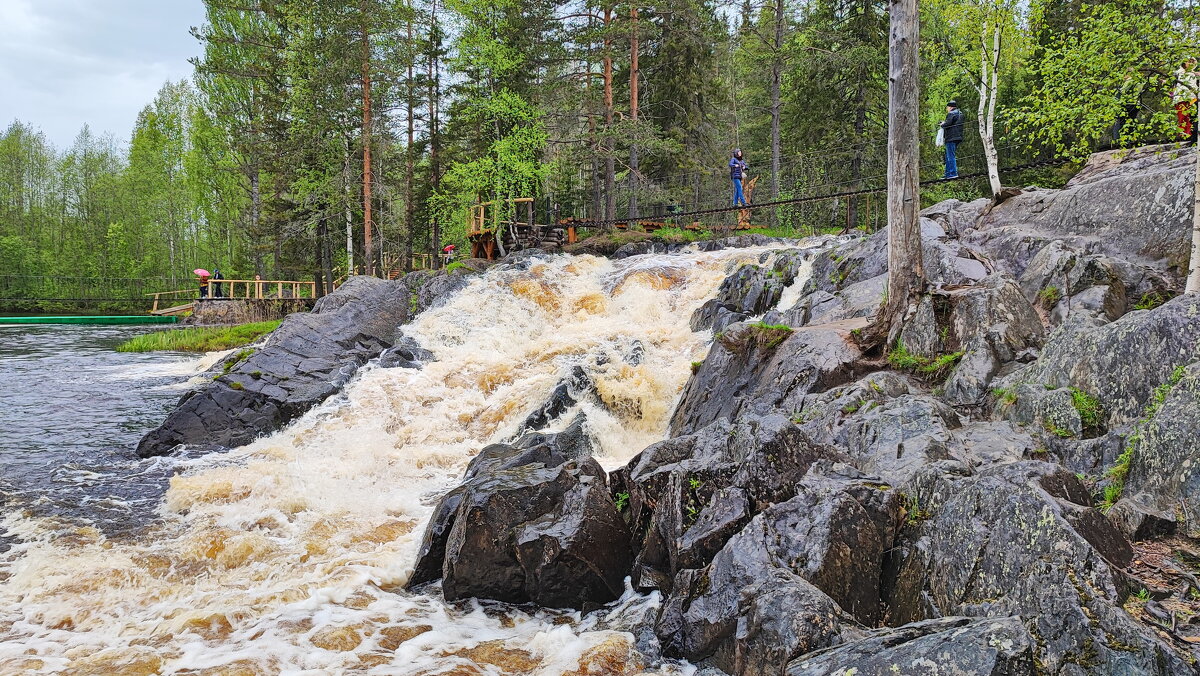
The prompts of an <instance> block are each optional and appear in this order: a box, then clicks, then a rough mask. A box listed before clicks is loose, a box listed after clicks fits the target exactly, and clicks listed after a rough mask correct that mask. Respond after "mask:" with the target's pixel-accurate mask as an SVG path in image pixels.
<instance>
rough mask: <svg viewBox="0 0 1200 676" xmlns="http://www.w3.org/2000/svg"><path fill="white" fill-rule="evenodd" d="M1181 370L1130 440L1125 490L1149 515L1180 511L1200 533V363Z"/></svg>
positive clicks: (1191, 529)
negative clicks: (1146, 508)
mask: <svg viewBox="0 0 1200 676" xmlns="http://www.w3.org/2000/svg"><path fill="white" fill-rule="evenodd" d="M1193 321H1196V320H1195V319H1193ZM1197 323H1200V322H1197ZM1178 373H1179V375H1180V376H1181V377H1179V378H1178V379H1177V378H1176V377H1175V374H1172V376H1170V377H1169V378H1168V380H1167V384H1166V387H1169V388H1170V389H1169V392H1168V393H1167V395H1166V397H1165V398H1163V400H1162V403H1161V405H1159V406H1158V407H1157V408H1156V409H1155V410H1154V414H1153V416H1152V417H1151V418H1150V419H1149V420H1148V421H1146V422H1145V423H1144V424H1143V425H1141V426H1140V427H1139V428H1138V429H1137V432H1136V435H1134V436H1131V437H1130V439H1129V441H1128V444H1129V448H1132V449H1133V454H1132V457H1131V458H1130V461H1129V475H1128V477H1127V479H1126V481H1125V491H1124V492H1125V495H1128V496H1136V498H1137V502H1139V503H1141V504H1143V505H1145V506H1147V507H1148V508H1149V510H1147V511H1148V512H1150V513H1153V512H1160V513H1165V514H1167V515H1175V514H1176V513H1178V514H1180V515H1181V516H1182V517H1183V519H1181V520H1184V521H1186V522H1187V528H1188V531H1189V532H1190V533H1200V455H1198V454H1197V453H1196V449H1197V444H1198V443H1200V442H1198V441H1197V440H1198V439H1200V363H1194V364H1192V365H1191V366H1189V367H1187V368H1186V369H1184V370H1182V371H1179V372H1178ZM1173 381H1174V382H1173ZM1151 528H1154V529H1157V528H1158V527H1157V526H1151Z"/></svg>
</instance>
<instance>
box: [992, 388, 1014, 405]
mask: <svg viewBox="0 0 1200 676" xmlns="http://www.w3.org/2000/svg"><path fill="white" fill-rule="evenodd" d="M992 396H994V397H996V399H997V400H998V401H1000V402H1003V403H1004V404H1013V403H1016V401H1017V391H1016V389H1014V388H1011V387H997V388H994V389H993V390H992Z"/></svg>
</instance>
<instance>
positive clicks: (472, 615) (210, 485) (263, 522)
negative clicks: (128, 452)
mask: <svg viewBox="0 0 1200 676" xmlns="http://www.w3.org/2000/svg"><path fill="white" fill-rule="evenodd" d="M764 255H766V254H765V252H763V251H756V250H740V251H727V252H717V253H707V254H693V255H686V256H642V257H635V258H632V259H627V260H625V261H608V260H605V259H599V258H590V257H575V258H570V257H556V258H553V259H547V260H546V261H541V262H537V263H535V264H534V265H532V266H531V267H529V268H528V269H526V270H513V269H498V268H497V269H492V270H491V271H489V272H488V273H487V274H485V275H482V276H479V277H477V278H475V279H474V280H473V281H472V282H471V284H470V286H469V287H468V288H467V289H466V290H465V291H463V292H462V293H460V294H458V295H456V296H455V297H454V298H452V299H451V300H450V301H449V302H448V303H446V304H445V305H443V306H441V307H438V308H436V309H432V310H429V311H427V312H425V313H424V314H422V315H421V316H420V317H419V318H418V319H417V320H416V321H415V322H414V323H413V324H412V325H411V326H408V327H406V328H405V333H406V334H407V335H409V336H412V337H414V338H416V339H417V340H418V341H419V342H420V343H421V345H422V346H423V347H425V348H426V349H429V350H431V351H432V352H433V353H434V355H435V356H436V358H437V361H435V362H433V363H430V364H427V365H426V366H425V367H424V369H422V370H419V371H414V370H406V369H381V368H377V367H374V366H370V367H367V368H366V369H364V370H363V371H362V372H361V373H360V374H359V376H357V377H356V379H355V380H354V381H353V382H352V383H351V385H350V386H349V387H348V388H347V390H346V392H345V393H344V395H342V396H339V397H337V398H335V399H333V400H331V401H329V402H326V404H324V405H322V406H321V407H319V408H318V409H317V410H314V411H313V412H311V413H309V414H308V415H306V416H304V417H303V418H302V419H301V420H300V421H298V422H297V423H295V424H294V425H292V426H291V427H289V428H288V429H286V430H284V431H282V432H280V433H278V434H275V435H273V436H271V437H268V438H265V439H262V440H259V441H257V442H255V443H253V444H251V445H249V446H246V447H244V448H241V449H238V450H235V451H232V452H230V453H226V454H220V455H210V456H206V457H204V458H201V459H199V460H196V461H192V462H190V463H188V466H189V469H188V470H187V471H186V472H185V473H183V474H181V475H177V476H175V477H174V478H173V479H172V480H171V487H170V489H169V491H168V492H167V495H166V497H165V499H164V501H163V504H162V505H161V508H160V509H161V513H162V516H163V518H162V520H161V522H159V523H158V524H156V525H155V526H154V527H153V528H152V529H151V530H150V531H149V532H146V533H144V534H142V535H140V536H138V537H137V538H132V539H129V540H122V541H111V540H108V539H106V538H105V537H104V536H103V535H102V534H100V533H99V532H97V531H95V530H92V529H78V528H77V529H75V530H74V532H72V533H70V534H69V536H64V535H63V533H62V530H61V528H60V527H58V526H57V525H52V524H48V523H46V522H43V521H39V520H38V519H35V518H31V517H29V516H27V515H20V514H14V515H11V516H9V517H8V519H7V520H6V521H5V526H6V528H7V529H8V530H9V531H10V533H11V534H14V535H17V536H20V537H22V538H24V539H25V540H26V542H25V543H24V544H22V545H19V546H17V547H15V548H14V549H13V551H12V552H10V553H9V555H8V557H7V560H6V561H5V562H4V565H3V568H2V569H0V672H3V673H59V672H62V673H72V674H155V673H172V674H185V673H186V674H257V673H277V672H280V671H288V672H289V673H313V674H317V673H344V672H364V673H365V672H370V673H381V674H383V673H387V674H517V673H521V674H526V673H527V674H538V675H544V676H551V675H554V676H557V675H559V674H636V673H642V672H643V669H645V668H646V665H644V664H643V661H642V658H641V656H639V655H638V654H637V653H636V651H635V650H634V647H633V639H632V636H631V635H629V634H626V633H622V632H615V631H606V630H598V629H595V628H593V624H587V623H582V618H581V617H580V615H579V614H578V613H573V612H553V611H539V612H531V611H527V610H523V609H518V608H512V607H508V606H496V605H488V604H479V603H462V604H446V603H445V602H444V601H442V600H441V598H440V597H438V596H433V595H420V594H410V593H407V592H405V591H403V590H402V589H401V587H402V585H403V584H404V582H405V581H406V580H407V578H408V575H409V574H410V572H411V570H412V566H413V562H414V558H415V551H416V547H417V545H418V544H419V540H420V537H421V533H422V530H423V528H424V524H425V522H426V521H427V519H428V516H429V513H430V510H431V508H432V505H433V504H434V502H436V500H437V498H438V497H439V496H440V495H441V494H442V493H443V492H444V491H445V490H447V489H449V488H451V487H452V486H454V485H455V484H456V482H457V481H458V479H459V477H460V476H461V473H462V470H463V468H464V467H465V466H466V463H467V462H469V461H470V459H471V458H472V457H473V456H474V455H475V454H476V453H477V452H478V451H479V450H480V449H481V448H482V447H483V446H484V445H486V444H488V443H493V442H496V441H503V440H507V439H509V438H511V437H512V436H513V435H515V434H516V433H517V432H518V431H519V430H518V426H519V424H520V423H521V421H522V420H523V419H524V418H525V416H526V415H528V413H529V412H530V411H532V410H534V409H535V408H537V407H538V406H539V405H540V404H541V403H542V402H543V401H544V400H545V398H546V397H547V395H548V394H549V392H550V391H551V390H552V389H553V388H554V386H555V385H556V384H557V383H558V382H559V381H560V379H562V378H563V377H566V376H567V375H568V374H570V373H571V371H572V369H574V368H575V367H577V366H583V367H584V368H585V369H586V370H587V371H588V373H589V374H590V375H591V377H592V379H593V380H594V382H595V384H596V391H597V393H598V395H599V399H600V402H598V403H597V402H584V403H581V404H580V405H579V406H578V408H579V411H580V412H582V413H584V414H585V415H586V417H587V425H588V430H589V432H590V434H592V436H593V437H594V439H595V440H596V442H597V445H598V448H599V449H600V450H599V457H598V459H599V460H600V462H601V464H603V465H605V466H606V467H607V468H613V467H616V466H619V465H620V464H621V463H623V462H625V461H627V460H628V459H629V458H630V457H631V456H633V455H634V454H635V453H637V452H638V451H640V450H641V449H642V448H644V447H645V446H647V445H648V444H650V443H653V442H655V441H658V440H659V439H661V438H663V436H664V434H665V431H666V424H667V419H668V417H669V415H670V413H671V408H672V406H673V404H674V402H675V400H676V398H677V396H678V394H679V391H680V390H681V388H682V387H683V385H684V383H685V382H686V380H687V377H688V375H689V373H690V364H691V362H692V361H694V360H697V359H700V358H702V357H703V355H704V353H705V351H706V350H707V346H706V341H707V336H706V335H704V334H693V333H692V332H691V331H690V330H689V328H688V318H689V316H690V314H691V312H692V311H693V310H694V309H695V308H696V307H698V306H699V305H700V304H701V303H703V302H704V300H706V299H707V298H709V297H711V295H712V294H713V293H714V292H715V290H716V288H717V286H718V285H719V284H720V282H721V280H722V279H723V278H724V277H725V275H726V274H727V273H728V271H729V270H730V269H731V267H732V266H735V265H737V264H738V263H740V262H742V261H749V260H757V259H758V258H759V257H760V256H764ZM799 283H801V284H802V283H803V280H800V282H799ZM635 345H640V349H641V350H642V352H643V354H642V357H641V360H640V362H639V363H637V364H635V365H631V364H630V363H628V362H627V360H626V357H627V355H628V354H629V352H630V351H631V350H633V349H635V348H634V346H635ZM573 415H574V412H569V413H568V414H567V415H565V416H563V421H564V424H565V422H566V421H567V420H569V419H570V418H571V417H572V416H573ZM644 602H652V600H644ZM690 669H691V668H690V667H688V666H686V665H678V666H672V665H667V666H665V667H660V668H657V669H656V670H655V672H654V673H686V672H688V671H689V670H690Z"/></svg>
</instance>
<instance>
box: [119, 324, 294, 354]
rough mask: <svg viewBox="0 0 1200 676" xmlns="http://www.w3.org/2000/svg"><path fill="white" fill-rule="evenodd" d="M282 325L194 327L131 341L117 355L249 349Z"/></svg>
mask: <svg viewBox="0 0 1200 676" xmlns="http://www.w3.org/2000/svg"><path fill="white" fill-rule="evenodd" d="M279 324H280V322H279V321H269V322H253V323H250V324H239V325H237V326H193V327H188V328H183V329H170V330H167V331H155V332H154V333H147V334H144V335H141V336H137V337H134V338H130V339H129V340H127V341H125V342H124V343H121V344H120V345H118V346H117V351H118V352H167V351H169V352H218V351H221V350H229V349H232V348H235V347H240V346H242V345H246V344H247V343H252V342H254V341H255V340H258V339H259V338H260V337H261V336H264V335H266V334H268V333H270V332H272V331H274V330H275V329H277V328H279Z"/></svg>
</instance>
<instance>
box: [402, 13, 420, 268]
mask: <svg viewBox="0 0 1200 676" xmlns="http://www.w3.org/2000/svg"><path fill="white" fill-rule="evenodd" d="M409 10H410V12H411V10H412V6H411V3H410V4H409ZM412 44H413V25H412V15H411V14H410V15H409V18H408V45H410V46H411V45H412ZM415 56H416V55H415V54H412V55H410V58H409V59H408V81H407V82H406V83H405V89H406V92H405V97H404V107H405V112H406V114H407V117H408V145H407V146H405V148H404V261H403V262H402V263H401V265H400V267H401V268H402V269H403V270H404V271H405V272H408V271H409V270H411V269H412V251H413V221H414V218H415V217H414V214H415V213H416V210H415V209H414V208H413V139H414V137H415V129H414V128H413V62H414V61H415V60H416V59H415Z"/></svg>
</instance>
